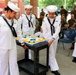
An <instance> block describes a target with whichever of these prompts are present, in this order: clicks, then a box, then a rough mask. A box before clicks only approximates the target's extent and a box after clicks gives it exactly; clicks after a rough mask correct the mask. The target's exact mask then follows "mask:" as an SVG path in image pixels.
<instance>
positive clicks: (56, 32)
mask: <svg viewBox="0 0 76 75" xmlns="http://www.w3.org/2000/svg"><path fill="white" fill-rule="evenodd" d="M57 21H58V23H57V27H56V28H55V33H54V34H53V38H54V39H55V38H57V37H58V35H59V32H60V28H61V25H60V24H61V20H60V18H59V17H58V18H57Z"/></svg>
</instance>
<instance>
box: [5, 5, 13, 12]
mask: <svg viewBox="0 0 76 75" xmlns="http://www.w3.org/2000/svg"><path fill="white" fill-rule="evenodd" d="M8 10H10V11H11V12H13V10H12V9H10V8H9V7H8V6H7V7H6V8H5V11H8Z"/></svg>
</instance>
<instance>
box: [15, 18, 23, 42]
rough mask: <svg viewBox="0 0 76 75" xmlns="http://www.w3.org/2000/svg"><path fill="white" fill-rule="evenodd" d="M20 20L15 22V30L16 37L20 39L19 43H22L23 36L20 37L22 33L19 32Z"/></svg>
mask: <svg viewBox="0 0 76 75" xmlns="http://www.w3.org/2000/svg"><path fill="white" fill-rule="evenodd" d="M21 23H22V21H21V18H20V19H19V20H18V21H17V28H16V32H17V36H18V37H19V38H20V40H19V42H20V43H23V36H22V31H21Z"/></svg>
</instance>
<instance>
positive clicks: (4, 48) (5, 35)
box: [0, 1, 23, 75]
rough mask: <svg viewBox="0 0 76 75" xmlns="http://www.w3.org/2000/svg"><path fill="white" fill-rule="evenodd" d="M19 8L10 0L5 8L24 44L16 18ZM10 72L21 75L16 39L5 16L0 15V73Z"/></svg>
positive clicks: (7, 73)
mask: <svg viewBox="0 0 76 75" xmlns="http://www.w3.org/2000/svg"><path fill="white" fill-rule="evenodd" d="M19 10H20V9H19V8H18V7H17V6H16V5H15V4H14V3H12V2H10V1H9V2H8V5H7V7H6V8H5V11H6V13H5V16H4V17H5V19H6V20H7V22H8V23H9V24H10V25H11V24H12V22H11V21H12V19H13V20H14V23H13V27H14V28H15V30H16V32H17V36H18V37H19V38H20V42H21V43H22V44H23V38H22V35H21V30H20V29H21V27H20V26H18V25H17V21H16V20H15V19H14V17H15V16H16V13H17V12H19ZM9 74H10V75H19V70H18V65H17V48H16V40H15V38H14V36H13V34H12V32H11V29H10V28H9V26H8V24H7V23H6V21H5V20H4V19H3V17H0V75H9Z"/></svg>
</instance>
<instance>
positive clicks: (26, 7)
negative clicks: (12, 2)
mask: <svg viewBox="0 0 76 75" xmlns="http://www.w3.org/2000/svg"><path fill="white" fill-rule="evenodd" d="M24 8H25V9H29V8H33V6H32V5H29V4H28V5H25V6H24Z"/></svg>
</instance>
